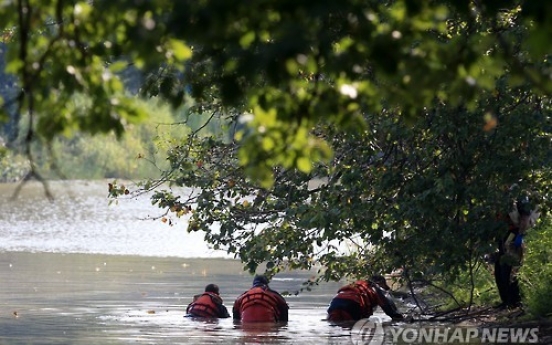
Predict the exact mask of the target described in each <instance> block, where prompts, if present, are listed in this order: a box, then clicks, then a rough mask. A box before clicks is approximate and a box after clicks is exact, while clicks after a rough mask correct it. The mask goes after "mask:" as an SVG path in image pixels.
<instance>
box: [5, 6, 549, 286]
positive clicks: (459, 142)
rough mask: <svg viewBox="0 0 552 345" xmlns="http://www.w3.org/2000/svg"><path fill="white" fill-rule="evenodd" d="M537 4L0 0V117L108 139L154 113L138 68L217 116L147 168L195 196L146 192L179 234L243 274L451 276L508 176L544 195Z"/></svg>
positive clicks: (178, 98)
mask: <svg viewBox="0 0 552 345" xmlns="http://www.w3.org/2000/svg"><path fill="white" fill-rule="evenodd" d="M551 6H552V4H548V2H545V1H511V0H501V1H484V2H483V1H477V0H474V1H450V0H449V1H445V0H432V1H426V0H388V1H385V0H370V1H366V0H362V1H360V0H343V1H339V2H337V1H305V0H294V1H287V0H284V1H271V0H257V1H240V2H231V1H227V0H205V1H197V0H190V1H167V0H151V1H142V0H133V1H105V0H96V1H64V0H57V1H54V0H51V1H42V0H41V1H38V0H15V1H7V2H4V3H3V4H2V5H0V20H1V22H2V23H4V26H3V32H2V37H3V42H4V46H3V47H5V48H3V49H6V51H7V54H6V57H7V64H6V73H8V74H9V75H10V76H13V78H15V80H16V81H15V83H16V84H17V86H18V91H17V92H15V93H14V95H12V96H13V97H11V98H9V97H6V95H7V93H3V94H2V95H3V96H4V110H6V111H7V109H8V107H7V106H8V105H13V104H16V105H17V109H16V110H12V113H15V114H16V115H17V116H21V114H24V113H25V114H28V115H29V116H28V119H29V121H30V124H28V126H26V128H29V130H28V132H27V139H28V141H32V140H37V139H38V140H44V141H45V142H48V141H51V140H52V138H54V137H55V136H58V135H64V134H68V133H69V132H70V131H73V130H76V129H78V130H84V131H88V132H91V133H98V132H108V131H113V132H114V133H116V134H117V135H122V134H123V133H124V129H125V126H126V125H127V124H128V123H132V122H134V121H138V120H140V119H141V118H143V117H145V116H148V115H149V116H155V114H154V113H153V114H148V112H147V111H146V109H144V108H142V107H140V103H139V102H137V97H136V95H135V94H133V93H132V92H129V89H130V88H129V84H130V83H131V81H132V82H136V81H138V82H139V83H140V95H141V96H146V97H147V96H160V97H163V98H165V99H166V100H168V101H169V102H170V103H171V104H172V105H173V106H174V107H179V106H181V105H183V104H188V106H190V109H191V111H192V112H194V113H196V114H204V116H205V117H206V118H207V119H210V118H212V117H220V118H221V123H225V124H227V127H226V129H225V133H222V134H223V135H221V136H214V135H212V136H209V137H207V138H205V137H202V136H201V135H199V134H201V132H200V131H194V132H192V133H191V134H190V136H189V137H188V138H187V140H186V141H182V142H181V144H179V145H175V146H174V147H173V149H172V150H171V152H170V154H169V157H168V158H169V162H170V163H171V169H170V170H169V171H167V172H166V174H165V176H164V179H163V181H170V182H171V183H172V184H175V185H179V186H188V187H200V190H199V192H197V191H196V192H195V193H193V194H191V195H187V196H184V195H173V194H171V193H170V192H169V191H162V190H158V191H157V192H156V194H155V195H154V198H153V201H154V203H157V204H158V205H159V206H161V207H165V208H167V209H168V210H170V211H171V212H174V214H175V215H177V216H183V215H189V214H190V212H189V209H190V207H193V210H194V212H192V216H191V219H190V223H189V230H191V231H195V230H204V231H205V232H206V239H207V240H208V241H209V242H210V243H212V244H213V245H214V246H215V247H219V248H224V249H226V250H228V251H230V252H234V253H236V254H237V255H238V256H239V257H240V258H241V259H242V260H244V261H245V262H246V263H247V265H248V266H249V268H250V269H251V270H255V269H256V268H257V266H258V265H259V264H260V263H262V262H266V261H270V262H271V265H269V269H273V270H274V271H277V270H278V269H280V268H282V267H284V266H287V267H292V268H307V267H312V266H313V265H318V264H323V265H324V266H325V267H326V268H327V270H325V271H324V273H323V274H325V275H326V276H325V278H327V279H337V278H339V277H341V276H342V275H344V274H357V275H361V274H363V273H365V272H366V267H372V269H374V270H375V269H378V268H379V269H382V270H386V271H388V270H390V269H394V268H399V267H402V268H409V269H412V270H414V271H415V273H416V272H418V273H420V274H422V273H423V272H428V271H429V270H433V271H434V272H452V273H453V275H454V274H456V273H457V272H458V271H459V270H464V269H468V270H470V269H472V268H473V267H475V265H476V264H477V263H478V262H479V258H480V256H481V254H482V253H484V252H486V251H488V250H489V248H490V243H492V242H493V240H494V239H495V237H496V236H498V235H497V231H496V228H497V226H498V225H497V222H496V213H497V212H507V210H508V207H509V204H510V201H511V198H512V197H513V196H512V195H509V193H510V190H509V187H510V186H512V185H513V184H514V183H518V185H519V186H520V188H522V189H525V188H527V189H531V190H534V191H535V190H536V191H538V192H539V193H540V194H539V195H538V196H535V199H538V200H539V201H540V202H541V203H542V204H543V205H545V204H546V203H547V202H548V200H550V198H549V193H550V185H549V181H550V171H549V162H550V158H551V157H550V152H552V151H551V150H550V144H551V141H550V131H551V128H552V127H551V126H550V125H551V124H550V98H549V95H550V91H552V82H551V78H550V76H551V73H550V72H551V71H550V62H549V54H550V53H551V52H550V50H551V49H552V47H551V46H550V45H549V44H548V42H547V40H548V37H550V34H551V33H552V19H550V18H549V17H547V16H546V15H545V14H546V13H547V11H548V10H549V7H551ZM129 75H133V76H134V78H133V79H132V80H129V79H128V76H129ZM137 75H138V77H136V76H137ZM82 95H86V96H87V97H89V103H88V104H87V105H86V106H85V107H82V106H79V107H76V106H75V98H77V97H80V96H82ZM12 118H13V116H12ZM151 186H152V184H149V183H148V185H147V186H146V187H151ZM111 192H112V194H113V195H114V196H116V195H117V194H118V193H119V192H120V190H119V189H117V188H113V189H112V190H111ZM192 205H193V206H192ZM344 245H345V246H348V248H349V249H351V250H348V248H344V247H343V246H344ZM343 253H345V254H343Z"/></svg>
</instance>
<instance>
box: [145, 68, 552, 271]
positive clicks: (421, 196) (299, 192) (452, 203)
mask: <svg viewBox="0 0 552 345" xmlns="http://www.w3.org/2000/svg"><path fill="white" fill-rule="evenodd" d="M488 109H492V116H493V117H494V118H495V121H496V123H495V126H494V127H488V123H487V122H485V120H484V119H485V118H486V116H490V114H489V112H490V111H489V110H488ZM549 113H550V101H549V100H547V99H543V98H541V97H538V96H535V95H533V94H531V93H530V92H529V91H528V89H527V88H525V87H520V88H511V87H509V85H508V83H507V80H506V79H502V80H500V81H499V82H497V85H496V89H495V90H493V91H492V92H489V93H484V94H481V95H480V98H479V105H478V107H477V108H476V109H475V110H469V109H468V108H466V107H462V106H452V107H451V106H448V105H445V104H442V103H440V102H438V103H436V104H435V105H434V106H433V107H432V108H430V109H428V110H427V111H426V113H425V114H424V116H423V117H422V118H420V119H419V120H418V121H416V122H414V123H412V122H406V121H403V120H401V119H400V117H397V116H396V114H394V113H393V112H391V111H387V112H383V113H380V114H377V115H369V114H367V115H366V119H365V120H366V122H367V123H370V128H369V129H368V130H366V129H359V130H358V131H352V132H346V133H342V132H339V131H337V130H336V129H335V128H334V127H332V126H319V127H317V128H316V130H315V131H314V132H313V133H314V134H315V135H317V136H319V137H320V138H322V139H324V140H327V141H328V142H329V143H330V144H331V149H332V150H333V152H335V155H334V159H333V160H332V161H331V163H330V164H319V165H316V167H315V168H314V169H313V170H312V171H311V173H309V174H307V173H304V172H301V171H299V170H289V169H276V170H274V176H275V183H274V185H273V186H272V187H271V188H259V187H258V186H257V185H256V184H255V183H254V181H252V180H250V179H248V178H247V174H245V172H244V169H243V167H241V166H240V164H239V157H238V155H239V152H240V151H239V145H237V144H236V143H233V142H230V143H228V142H226V141H222V140H217V139H216V137H213V136H211V137H209V138H208V139H207V140H199V141H196V140H198V137H197V136H196V135H195V134H193V135H192V136H190V138H189V140H188V143H187V145H186V146H185V147H186V149H185V150H184V149H183V147H176V148H175V150H173V151H171V154H170V156H169V160H170V162H171V166H172V170H171V171H170V174H169V175H167V180H169V181H170V182H171V183H173V184H175V185H178V186H187V187H197V188H198V189H193V191H192V192H191V193H190V194H189V195H173V194H172V193H171V192H169V191H163V192H159V193H157V194H156V195H155V196H154V198H153V202H154V203H157V204H159V205H160V206H161V207H170V206H174V205H189V206H191V208H192V209H193V210H194V211H193V213H192V216H191V219H190V221H189V228H188V230H189V231H198V230H202V231H204V232H205V234H206V235H205V238H206V240H207V241H208V242H209V243H212V244H213V245H214V247H215V248H221V249H226V250H228V251H229V252H233V253H236V255H237V256H238V257H239V258H240V259H242V260H243V261H244V263H245V264H246V266H247V267H248V268H249V269H250V270H251V271H255V270H256V269H257V268H258V267H259V265H261V264H262V263H266V262H270V263H271V265H269V272H272V273H274V272H277V271H278V270H280V269H282V268H309V269H310V268H313V267H321V271H320V273H321V278H322V279H326V280H330V279H332V280H333V279H340V278H341V277H342V276H343V275H353V276H357V277H362V276H366V275H367V274H369V273H370V272H372V273H375V272H380V271H384V272H390V271H392V270H396V269H401V270H404V271H405V272H408V273H407V274H408V277H407V278H408V279H411V280H424V281H431V280H432V279H433V277H435V276H437V277H439V279H443V276H445V277H448V278H447V279H451V280H454V279H455V278H456V277H458V276H460V275H461V274H463V273H465V272H471V271H472V270H475V268H476V267H479V266H480V264H481V259H482V257H483V255H484V254H485V253H488V252H492V251H494V249H495V248H494V243H496V240H497V238H499V237H501V236H503V233H504V231H505V229H506V228H505V224H504V223H501V221H499V220H498V219H497V214H498V213H507V212H508V211H509V210H510V207H511V205H512V204H511V203H512V201H513V199H515V197H516V196H517V195H513V194H511V193H510V190H509V187H510V185H511V184H512V183H514V182H516V183H518V184H520V185H521V187H522V188H526V189H532V190H537V191H539V193H540V196H539V198H540V199H539V200H535V201H536V202H539V203H541V204H542V206H543V207H544V208H545V209H547V207H549V206H550V205H548V203H549V200H550V191H551V189H550V187H551V186H550V183H549V181H550V171H549V169H547V168H546V162H548V161H549V159H550V157H549V155H550V152H551V151H550V149H551V147H550V145H551V142H550V134H551V133H550V128H552V127H550V117H549ZM180 215H182V214H180ZM186 215H188V214H187V213H186Z"/></svg>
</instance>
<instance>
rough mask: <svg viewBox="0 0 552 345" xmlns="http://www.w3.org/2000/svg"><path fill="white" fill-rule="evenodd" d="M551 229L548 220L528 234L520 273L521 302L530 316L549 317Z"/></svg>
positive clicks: (551, 255)
mask: <svg viewBox="0 0 552 345" xmlns="http://www.w3.org/2000/svg"><path fill="white" fill-rule="evenodd" d="M551 232H552V227H551V226H550V220H547V221H546V222H544V223H543V224H542V226H540V227H538V228H536V229H534V230H531V232H530V233H529V234H528V241H527V242H528V243H527V253H526V255H525V256H524V262H523V266H522V269H521V271H520V275H521V279H520V281H521V288H522V292H523V300H524V302H525V303H526V304H527V307H528V310H529V311H530V312H531V314H533V315H535V316H538V317H546V316H550V311H551V310H552V302H551V301H550V293H551V287H550V281H551V279H552V250H551V249H550V248H552V236H551Z"/></svg>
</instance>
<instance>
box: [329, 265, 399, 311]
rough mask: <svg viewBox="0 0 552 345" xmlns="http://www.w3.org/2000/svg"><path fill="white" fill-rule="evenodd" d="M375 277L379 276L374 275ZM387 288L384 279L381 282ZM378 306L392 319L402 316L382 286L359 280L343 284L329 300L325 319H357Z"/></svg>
mask: <svg viewBox="0 0 552 345" xmlns="http://www.w3.org/2000/svg"><path fill="white" fill-rule="evenodd" d="M375 277H376V278H377V279H379V278H380V276H375ZM381 278H382V279H383V277H381ZM381 284H383V286H384V288H386V289H389V287H388V286H387V284H386V283H385V280H383V282H382V283H381ZM378 306H380V307H381V308H382V310H383V311H384V312H385V313H386V314H387V315H388V316H390V317H391V318H392V319H394V320H400V319H402V318H403V316H402V314H400V313H399V312H398V311H397V308H396V306H395V304H394V303H393V301H392V300H391V299H390V298H389V297H388V296H386V295H385V292H384V291H383V288H381V287H380V286H378V284H376V283H373V282H368V281H366V280H359V281H356V282H354V283H352V284H349V285H346V286H343V287H342V288H340V289H339V290H338V292H337V295H336V296H335V297H334V298H333V299H332V301H331V302H330V306H329V307H328V316H327V320H328V321H332V322H343V321H358V320H360V319H363V318H368V317H370V316H371V315H372V314H373V312H374V310H375V309H376V308H377V307H378Z"/></svg>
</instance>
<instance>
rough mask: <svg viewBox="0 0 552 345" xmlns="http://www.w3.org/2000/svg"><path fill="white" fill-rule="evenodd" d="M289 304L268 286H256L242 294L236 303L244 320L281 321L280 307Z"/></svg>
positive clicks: (237, 309)
mask: <svg viewBox="0 0 552 345" xmlns="http://www.w3.org/2000/svg"><path fill="white" fill-rule="evenodd" d="M283 305H285V307H286V308H287V304H286V302H285V300H284V299H283V298H282V296H280V295H279V294H277V293H275V292H273V291H271V290H270V289H268V287H267V286H256V287H253V288H251V289H250V290H248V291H247V292H245V293H244V294H242V295H241V296H240V297H238V299H237V300H236V302H235V303H234V310H235V311H238V312H239V314H240V318H241V321H242V322H277V321H280V307H282V306H283Z"/></svg>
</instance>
